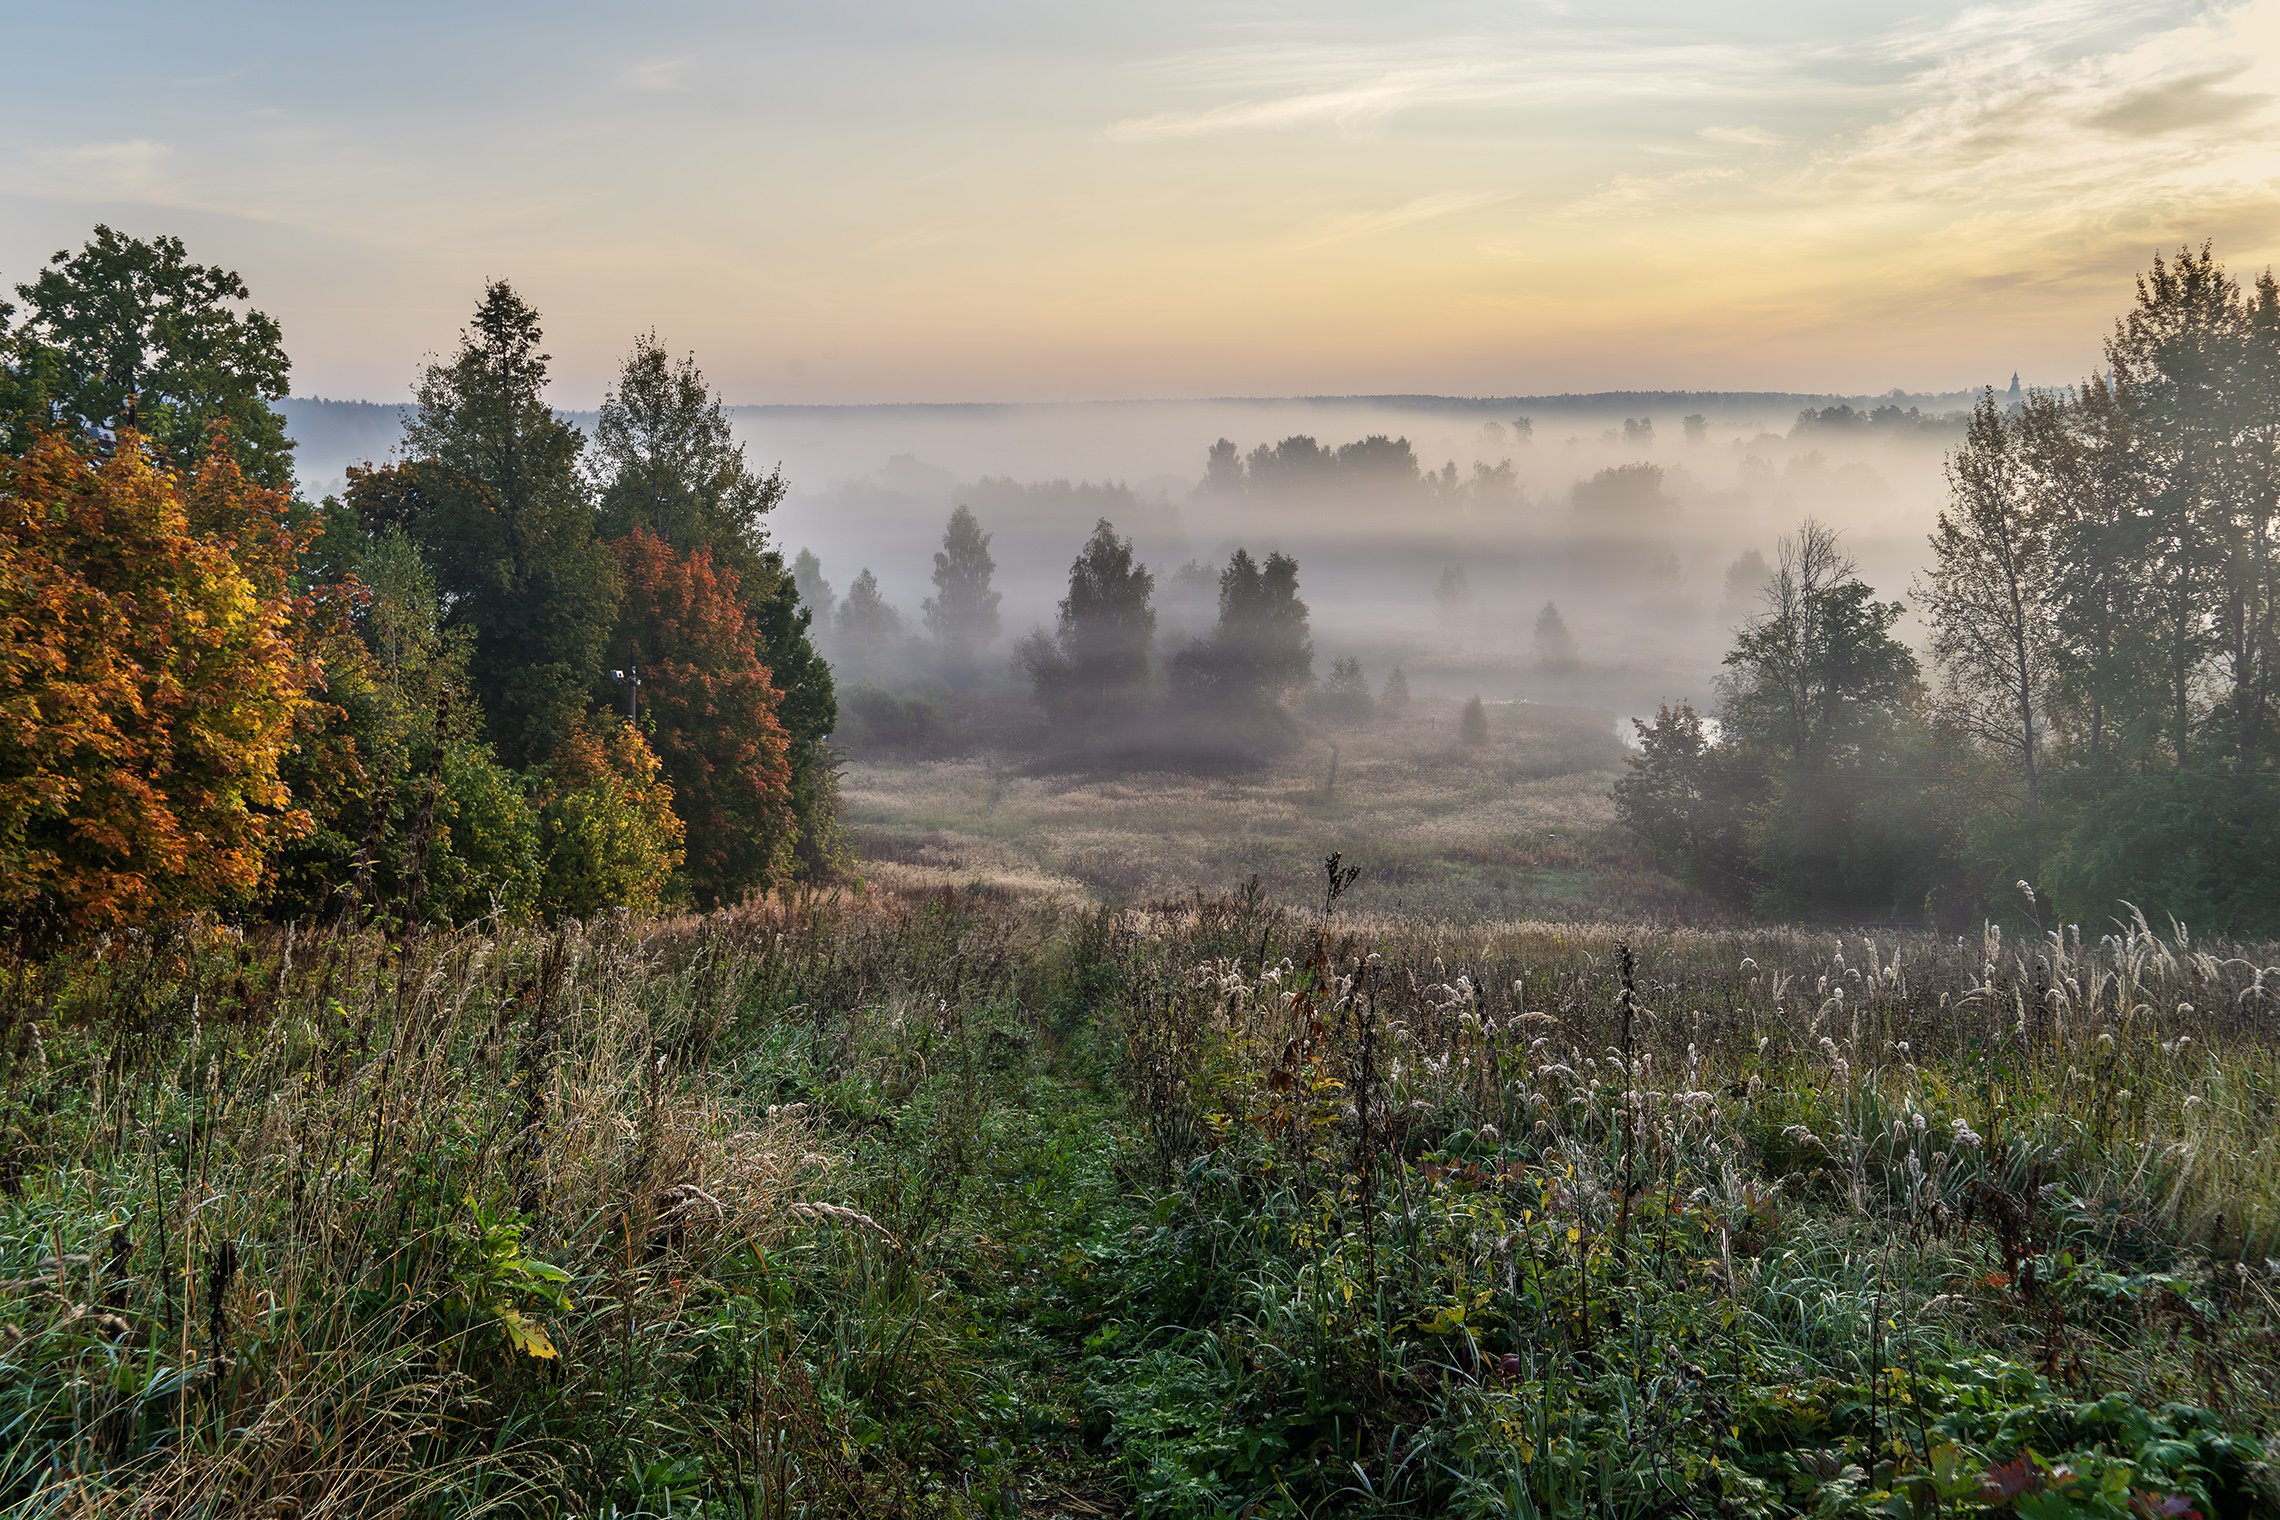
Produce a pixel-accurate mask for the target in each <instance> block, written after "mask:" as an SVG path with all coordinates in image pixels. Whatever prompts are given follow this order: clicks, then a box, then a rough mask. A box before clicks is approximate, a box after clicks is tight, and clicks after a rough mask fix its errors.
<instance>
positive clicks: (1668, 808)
mask: <svg viewBox="0 0 2280 1520" xmlns="http://www.w3.org/2000/svg"><path fill="white" fill-rule="evenodd" d="M1631 726H1632V728H1633V729H1635V730H1636V731H1637V733H1638V736H1639V752H1638V753H1637V754H1635V755H1627V756H1625V757H1624V761H1623V763H1624V767H1625V771H1626V774H1625V775H1624V776H1623V778H1622V779H1621V780H1620V781H1617V782H1616V783H1615V811H1616V815H1617V816H1618V817H1620V818H1621V819H1622V820H1623V823H1624V825H1625V827H1627V828H1629V829H1630V830H1631V832H1633V833H1634V834H1637V835H1638V836H1639V837H1640V838H1641V839H1644V840H1645V841H1646V842H1647V845H1648V847H1649V848H1651V849H1652V850H1653V851H1654V852H1655V857H1656V859H1657V860H1658V861H1660V862H1661V863H1662V864H1663V865H1665V866H1666V867H1668V868H1670V869H1671V870H1673V871H1674V872H1675V873H1676V874H1677V875H1678V876H1679V878H1680V879H1681V880H1684V881H1686V882H1687V883H1688V884H1689V885H1692V886H1694V887H1697V888H1700V889H1701V890H1703V891H1706V892H1710V893H1712V894H1714V895H1716V896H1719V897H1724V898H1728V899H1743V900H1746V899H1748V898H1749V897H1751V896H1753V895H1754V894H1755V893H1756V892H1757V891H1758V889H1759V888H1760V887H1761V886H1762V885H1763V881H1762V879H1761V877H1760V875H1759V873H1758V871H1757V869H1756V867H1755V866H1754V864H1753V863H1752V861H1751V859H1750V855H1749V838H1748V824H1749V818H1750V812H1751V810H1752V809H1753V808H1755V807H1756V806H1758V805H1759V804H1760V803H1762V802H1763V801H1764V800H1765V794H1766V777H1765V774H1764V772H1763V770H1762V769H1760V768H1759V767H1758V766H1757V765H1755V764H1753V763H1752V762H1751V758H1750V757H1749V756H1748V755H1746V754H1745V753H1744V752H1743V751H1742V750H1741V749H1740V747H1739V746H1736V745H1731V744H1719V743H1717V742H1716V741H1715V740H1714V739H1713V738H1712V737H1711V734H1710V732H1709V728H1708V726H1707V725H1706V724H1705V723H1704V721H1703V718H1702V715H1701V714H1700V713H1698V712H1696V711H1695V710H1694V706H1693V704H1692V703H1689V702H1680V703H1678V704H1676V705H1675V706H1673V705H1671V704H1668V703H1665V704H1663V705H1662V706H1660V707H1658V708H1657V709H1656V710H1655V721H1654V722H1652V723H1647V722H1645V721H1643V720H1641V719H1638V718H1633V719H1632V720H1631Z"/></svg>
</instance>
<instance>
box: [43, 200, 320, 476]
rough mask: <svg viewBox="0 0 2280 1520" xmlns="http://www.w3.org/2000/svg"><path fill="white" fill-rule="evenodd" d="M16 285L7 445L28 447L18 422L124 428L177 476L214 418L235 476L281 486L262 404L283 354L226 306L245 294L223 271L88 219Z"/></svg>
mask: <svg viewBox="0 0 2280 1520" xmlns="http://www.w3.org/2000/svg"><path fill="white" fill-rule="evenodd" d="M16 294H17V295H18V296H19V297H21V298H22V300H23V302H24V322H23V324H22V326H21V328H20V329H18V330H17V331H16V332H14V333H13V334H8V335H7V336H8V342H7V343H6V344H4V345H0V369H5V370H6V372H7V375H6V380H5V382H0V389H5V390H10V391H13V392H14V393H15V394H14V395H13V396H12V397H11V396H6V395H0V403H6V404H5V405H0V411H4V412H7V413H11V414H13V415H14V416H15V417H16V419H17V421H16V423H15V425H14V426H13V427H12V428H11V429H10V431H11V432H13V433H14V434H15V435H16V436H15V441H14V443H13V444H12V445H11V447H13V448H19V449H20V448H22V447H23V446H25V445H26V444H27V443H28V439H29V435H28V433H26V432H24V428H25V426H26V425H27V423H33V424H38V425H43V426H56V427H62V428H65V429H68V430H70V431H72V432H74V433H77V434H79V435H80V436H82V437H86V438H92V439H95V440H98V441H103V440H110V439H114V438H116V437H117V436H118V435H119V434H120V433H122V432H127V431H132V432H137V433H140V434H141V435H143V437H144V438H145V439H146V440H147V443H148V446H150V447H153V448H156V449H157V450H158V451H159V452H160V453H162V454H163V455H164V456H165V457H166V458H167V459H168V460H169V461H170V462H171V463H172V464H173V465H174V466H175V468H177V469H178V470H181V471H182V472H183V473H184V474H185V475H186V476H187V475H195V474H196V473H197V472H198V471H199V470H200V469H201V468H203V465H204V459H205V454H206V432H207V429H208V427H209V426H210V425H212V424H213V423H215V422H223V423H226V424H228V427H229V436H230V444H231V448H232V451H233V452H234V454H235V456H236V459H237V466H238V471H239V473H240V474H241V475H242V476H243V477H244V478H245V479H246V480H248V481H249V482H251V483H252V484H254V485H258V486H262V487H264V488H266V489H269V490H276V491H290V490H292V488H293V445H292V442H291V440H289V439H288V438H287V437H286V436H285V421H284V418H283V417H281V416H280V415H279V414H278V413H277V411H276V409H275V408H273V407H271V406H270V405H269V403H270V402H271V401H274V400H277V399H278V398H280V397H282V396H284V395H285V393H286V378H287V376H288V375H289V374H290V372H291V368H292V365H291V361H289V360H288V359H287V358H286V357H285V348H284V337H283V334H282V332H281V331H280V330H279V328H278V326H277V324H276V322H274V321H272V320H271V319H270V318H269V317H267V316H265V315H263V314H262V313H261V312H259V311H257V310H254V309H253V308H252V307H250V306H247V307H246V308H245V309H244V310H242V311H241V310H239V309H238V303H242V302H245V301H247V300H248V299H249V297H248V294H247V291H246V288H245V282H244V281H243V280H241V279H239V278H238V276H237V275H236V273H235V272H234V271H231V270H226V269H219V268H216V267H214V266H212V265H207V264H194V263H192V262H190V258H189V254H188V251H187V250H186V249H185V248H184V247H183V244H182V240H181V239H180V238H177V237H161V238H157V239H155V240H153V241H150V242H145V241H143V240H142V239H141V238H129V237H123V236H121V235H120V234H119V233H116V232H114V231H112V230H111V229H110V228H109V227H106V226H102V225H100V224H98V225H97V226H96V228H95V233H94V236H92V237H91V238H89V239H88V240H87V243H86V245H85V246H84V247H82V248H81V249H80V250H79V251H78V252H77V253H72V252H70V251H68V250H65V251H62V252H58V253H57V254H56V255H55V256H54V257H53V258H52V259H50V260H49V261H48V267H47V268H46V269H43V270H41V271H40V273H39V275H38V277H37V278H36V279H34V280H32V281H31V282H30V283H29V284H24V285H18V286H17V287H16ZM5 331H6V317H5V315H4V313H0V333H5ZM6 425H7V424H6V421H5V418H0V426H6Z"/></svg>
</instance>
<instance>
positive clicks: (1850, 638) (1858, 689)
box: [1719, 519, 1923, 767]
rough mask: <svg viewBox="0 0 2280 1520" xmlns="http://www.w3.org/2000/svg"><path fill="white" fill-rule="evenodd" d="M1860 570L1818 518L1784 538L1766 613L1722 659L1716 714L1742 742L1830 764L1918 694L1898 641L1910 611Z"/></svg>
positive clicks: (1911, 663)
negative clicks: (1896, 628) (1882, 594)
mask: <svg viewBox="0 0 2280 1520" xmlns="http://www.w3.org/2000/svg"><path fill="white" fill-rule="evenodd" d="M1856 568H1857V567H1856V564H1855V562H1854V561H1853V559H1852V558H1851V557H1850V556H1849V555H1846V554H1844V553H1843V552H1842V551H1841V550H1840V549H1839V548H1838V546H1837V535H1836V533H1835V532H1834V531H1832V530H1831V529H1829V528H1827V527H1825V526H1823V525H1822V524H1821V523H1818V522H1815V521H1813V520H1811V519H1807V520H1806V522H1805V524H1804V526H1803V527H1802V528H1800V529H1799V530H1798V534H1797V537H1796V538H1794V539H1784V540H1783V541H1782V544H1781V555H1780V564H1779V566H1778V567H1777V568H1776V569H1775V570H1774V572H1773V574H1772V575H1771V576H1770V577H1769V578H1768V579H1767V581H1766V585H1765V591H1764V597H1765V602H1766V611H1765V613H1764V614H1763V615H1761V616H1760V617H1759V618H1758V619H1757V620H1756V621H1755V622H1754V623H1753V624H1752V625H1751V626H1749V627H1748V628H1746V629H1745V630H1743V632H1742V635H1741V637H1740V639H1739V640H1738V641H1737V642H1736V644H1735V646H1734V649H1733V651H1732V652H1731V653H1729V654H1728V655H1727V656H1726V660H1725V664H1726V668H1727V670H1728V672H1729V673H1730V674H1729V676H1728V677H1727V679H1726V680H1725V681H1724V682H1723V683H1722V695H1723V697H1724V705H1723V707H1722V709H1721V711H1720V713H1719V717H1720V720H1721V721H1722V722H1723V723H1724V724H1725V726H1726V727H1727V729H1728V730H1729V731H1731V732H1732V733H1733V735H1734V736H1735V737H1736V738H1737V739H1739V740H1741V741H1743V742H1745V743H1750V744H1755V745H1757V746H1759V747H1761V748H1763V749H1766V750H1767V751H1769V752H1771V753H1774V754H1779V755H1782V756H1785V757H1791V758H1794V759H1796V760H1798V761H1800V762H1802V763H1803V764H1805V765H1807V766H1810V767H1818V766H1823V765H1827V764H1830V763H1834V762H1838V761H1841V760H1842V759H1844V758H1845V757H1846V756H1847V755H1848V754H1851V753H1854V752H1857V751H1858V750H1859V749H1860V748H1861V747H1862V746H1863V745H1864V744H1868V743H1872V742H1873V741H1874V739H1875V738H1876V737H1877V735H1878V734H1879V733H1880V732H1881V731H1882V730H1883V728H1884V727H1885V726H1886V725H1888V724H1889V723H1890V722H1891V721H1892V720H1893V719H1894V717H1895V716H1896V715H1898V714H1900V713H1901V712H1903V711H1905V710H1907V709H1908V708H1909V707H1910V706H1911V705H1912V704H1913V703H1914V702H1915V701H1916V699H1917V698H1918V697H1920V696H1921V694H1922V690H1923V683H1922V679H1921V677H1920V675H1919V673H1918V669H1917V665H1916V657H1915V656H1914V655H1913V654H1910V653H1909V652H1908V649H1907V646H1906V645H1904V644H1902V643H1900V642H1899V641H1898V640H1897V639H1895V638H1893V637H1892V625H1893V624H1894V623H1896V622H1898V621H1899V620H1900V615H1901V613H1902V612H1904V611H1905V610H1906V609H1905V608H1904V607H1902V606H1901V604H1900V603H1898V602H1879V601H1877V600H1876V594H1875V592H1874V591H1873V590H1871V589H1870V587H1869V586H1868V585H1867V584H1866V583H1865V582H1863V581H1862V580H1861V579H1860V578H1859V576H1858V575H1857V574H1855V570H1856Z"/></svg>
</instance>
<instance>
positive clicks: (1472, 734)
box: [1457, 695, 1488, 745]
mask: <svg viewBox="0 0 2280 1520" xmlns="http://www.w3.org/2000/svg"><path fill="white" fill-rule="evenodd" d="M1457 742H1458V743H1459V744H1463V745H1482V744H1486V743H1487V742H1488V709H1487V708H1486V707H1484V706H1483V705H1481V700H1480V698H1479V697H1478V696H1477V695H1476V696H1474V697H1473V698H1472V699H1471V700H1470V701H1468V702H1466V703H1465V710H1464V712H1463V713H1462V714H1460V715H1459V716H1458V718H1457Z"/></svg>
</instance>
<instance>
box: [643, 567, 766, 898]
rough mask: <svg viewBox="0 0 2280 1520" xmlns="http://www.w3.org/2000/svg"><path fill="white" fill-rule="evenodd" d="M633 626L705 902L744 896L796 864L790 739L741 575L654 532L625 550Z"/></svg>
mask: <svg viewBox="0 0 2280 1520" xmlns="http://www.w3.org/2000/svg"><path fill="white" fill-rule="evenodd" d="M614 547H615V549H616V552H617V558H618V567H619V572H620V575H621V577H622V580H623V584H624V586H625V604H624V607H623V609H622V610H621V613H620V617H621V628H622V629H623V630H624V631H625V639H626V643H627V645H628V653H629V655H631V656H632V657H634V658H636V659H637V660H638V662H639V664H640V666H641V681H642V701H643V704H644V711H645V712H646V713H647V714H648V717H649V722H650V724H651V734H650V739H651V747H652V748H653V749H654V750H655V751H656V754H657V758H658V761H659V763H660V764H661V765H662V766H663V767H664V774H665V777H666V779H667V780H668V781H669V782H671V784H672V788H673V811H674V813H675V814H676V815H678V816H679V818H680V820H681V822H682V824H683V825H684V826H685V829H686V835H687V869H688V874H689V881H690V885H691V886H692V888H693V889H694V892H695V896H696V901H697V906H698V907H700V908H708V909H709V908H713V907H718V906H720V905H722V904H724V903H733V902H735V901H737V900H738V899H739V898H741V897H742V896H743V895H744V894H745V893H746V892H749V891H751V890H753V889H755V888H763V887H766V886H768V885H769V884H770V883H771V882H773V881H774V880H776V879H778V878H779V877H780V876H782V875H783V874H785V872H786V871H787V870H788V869H789V867H790V865H791V850H792V843H793V839H794V837H795V835H796V833H797V831H798V821H797V819H796V817H795V816H794V813H793V809H792V795H791V766H790V763H789V759H788V755H787V751H788V749H789V748H790V741H789V740H788V738H787V737H786V735H785V733H784V729H783V725H782V724H781V723H780V722H778V720H777V716H776V714H777V709H778V708H779V707H780V706H781V705H782V701H783V698H782V696H781V694H780V693H778V691H777V690H776V688H775V685H774V684H773V682H772V681H771V680H770V677H769V672H768V668H767V666H766V665H765V664H763V663H762V662H761V659H760V647H761V640H760V636H759V631H758V629H756V628H755V627H754V626H753V623H752V618H751V615H750V614H749V613H748V612H747V611H746V610H745V608H744V604H743V602H742V600H741V599H740V598H739V596H738V586H737V581H736V572H735V571H733V570H728V569H723V568H720V567H716V566H715V565H714V564H713V562H712V553H711V551H710V550H709V549H707V548H705V547H703V546H702V545H700V546H698V547H696V548H694V549H691V550H689V551H687V552H686V553H675V552H674V551H673V550H672V549H671V548H670V547H668V546H667V545H666V543H665V542H664V540H662V539H660V538H657V537H656V536H654V535H652V534H651V533H650V532H649V530H648V529H647V528H644V527H637V528H635V529H634V530H633V531H632V532H631V533H629V534H627V535H626V536H625V537H623V538H621V539H619V540H618V541H617V543H616V545H615V546H614Z"/></svg>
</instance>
